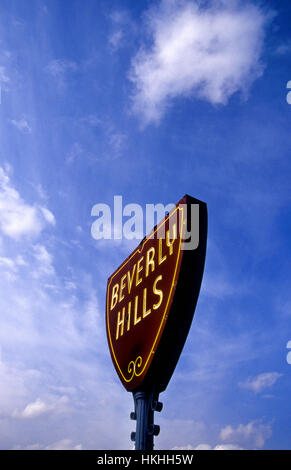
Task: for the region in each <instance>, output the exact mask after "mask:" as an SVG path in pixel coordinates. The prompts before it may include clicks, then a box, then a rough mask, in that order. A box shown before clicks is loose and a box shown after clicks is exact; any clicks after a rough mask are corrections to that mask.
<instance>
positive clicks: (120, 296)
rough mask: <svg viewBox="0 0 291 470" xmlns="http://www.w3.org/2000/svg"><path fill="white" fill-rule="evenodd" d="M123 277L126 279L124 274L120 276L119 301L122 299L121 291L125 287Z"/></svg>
mask: <svg viewBox="0 0 291 470" xmlns="http://www.w3.org/2000/svg"><path fill="white" fill-rule="evenodd" d="M125 279H126V274H125V275H124V276H122V278H121V281H120V291H119V302H121V301H122V299H124V295H122V291H123V289H124V288H125Z"/></svg>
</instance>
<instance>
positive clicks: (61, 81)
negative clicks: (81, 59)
mask: <svg viewBox="0 0 291 470" xmlns="http://www.w3.org/2000/svg"><path fill="white" fill-rule="evenodd" d="M77 70H78V65H77V64H76V62H73V61H71V60H67V59H54V60H51V61H50V62H49V63H48V64H47V66H46V67H45V71H46V72H47V73H48V74H49V75H50V76H51V77H52V78H53V80H54V81H55V83H56V85H57V87H58V89H59V90H60V91H62V90H63V89H64V88H65V87H66V84H67V82H68V80H69V79H70V75H72V74H74V73H75V72H76V71H77Z"/></svg>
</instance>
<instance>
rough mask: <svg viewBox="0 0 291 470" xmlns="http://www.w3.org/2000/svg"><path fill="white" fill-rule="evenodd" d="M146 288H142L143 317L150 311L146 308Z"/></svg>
mask: <svg viewBox="0 0 291 470" xmlns="http://www.w3.org/2000/svg"><path fill="white" fill-rule="evenodd" d="M146 305H147V288H146V287H145V288H144V290H143V306H142V316H143V318H145V317H147V316H148V315H149V314H150V313H151V309H149V310H147V307H146Z"/></svg>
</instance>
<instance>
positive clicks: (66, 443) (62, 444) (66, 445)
mask: <svg viewBox="0 0 291 470" xmlns="http://www.w3.org/2000/svg"><path fill="white" fill-rule="evenodd" d="M20 449H21V450H82V449H83V446H82V444H74V443H73V441H72V439H61V440H60V441H57V442H54V443H53V444H49V445H47V446H46V445H43V444H39V443H37V444H30V445H28V446H19V445H18V446H14V447H13V450H20Z"/></svg>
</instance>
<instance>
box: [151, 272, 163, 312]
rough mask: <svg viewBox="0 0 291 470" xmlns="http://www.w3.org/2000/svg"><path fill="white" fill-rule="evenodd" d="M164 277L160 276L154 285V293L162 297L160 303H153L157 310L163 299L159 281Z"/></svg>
mask: <svg viewBox="0 0 291 470" xmlns="http://www.w3.org/2000/svg"><path fill="white" fill-rule="evenodd" d="M162 278H163V276H162V275H160V276H158V277H157V278H156V280H155V282H154V285H153V293H154V294H156V295H158V296H159V297H160V300H159V301H158V303H157V304H154V305H153V309H154V310H157V309H158V308H159V307H160V305H161V303H162V301H163V291H161V290H160V289H157V283H158V282H159V281H161V280H162Z"/></svg>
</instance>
